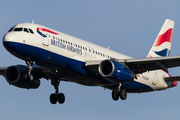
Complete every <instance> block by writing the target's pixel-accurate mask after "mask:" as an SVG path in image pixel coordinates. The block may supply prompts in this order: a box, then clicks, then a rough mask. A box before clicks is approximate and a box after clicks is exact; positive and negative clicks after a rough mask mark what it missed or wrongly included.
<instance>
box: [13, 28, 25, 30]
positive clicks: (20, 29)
mask: <svg viewBox="0 0 180 120" xmlns="http://www.w3.org/2000/svg"><path fill="white" fill-rule="evenodd" d="M22 30H23V28H15V29H14V31H22Z"/></svg>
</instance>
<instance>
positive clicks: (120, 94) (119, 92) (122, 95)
mask: <svg viewBox="0 0 180 120" xmlns="http://www.w3.org/2000/svg"><path fill="white" fill-rule="evenodd" d="M119 97H120V98H121V100H125V99H126V98H127V91H126V90H125V89H121V85H120V84H119V86H118V88H117V90H113V91H112V99H113V100H114V101H117V100H118V99H119Z"/></svg>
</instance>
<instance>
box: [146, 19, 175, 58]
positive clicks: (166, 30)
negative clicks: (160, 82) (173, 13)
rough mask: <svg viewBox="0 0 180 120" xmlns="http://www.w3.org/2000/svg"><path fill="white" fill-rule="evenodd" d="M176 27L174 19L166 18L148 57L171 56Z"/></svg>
mask: <svg viewBox="0 0 180 120" xmlns="http://www.w3.org/2000/svg"><path fill="white" fill-rule="evenodd" d="M173 29H174V21H172V20H169V19H166V20H165V22H164V24H163V26H162V28H161V30H160V32H159V34H158V36H157V38H156V40H155V42H154V44H153V46H152V48H151V49H150V51H149V54H148V56H147V58H150V57H163V56H164V57H165V56H169V53H170V49H171V41H172V35H173Z"/></svg>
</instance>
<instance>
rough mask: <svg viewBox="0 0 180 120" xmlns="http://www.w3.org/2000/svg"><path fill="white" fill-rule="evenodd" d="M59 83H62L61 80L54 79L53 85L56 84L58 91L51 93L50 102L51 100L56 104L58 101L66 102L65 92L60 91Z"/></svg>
mask: <svg viewBox="0 0 180 120" xmlns="http://www.w3.org/2000/svg"><path fill="white" fill-rule="evenodd" d="M59 83H60V80H53V83H52V85H53V86H54V88H55V90H56V92H55V93H52V94H51V95H50V102H51V104H56V103H57V101H58V102H59V103H60V104H63V103H64V102H65V96H64V94H63V93H59Z"/></svg>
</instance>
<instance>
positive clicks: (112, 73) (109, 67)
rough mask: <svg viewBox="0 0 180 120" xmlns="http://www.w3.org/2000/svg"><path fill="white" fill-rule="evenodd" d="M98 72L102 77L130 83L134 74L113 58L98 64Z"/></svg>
mask: <svg viewBox="0 0 180 120" xmlns="http://www.w3.org/2000/svg"><path fill="white" fill-rule="evenodd" d="M99 73H100V75H101V76H102V77H104V78H106V79H108V80H110V81H114V82H121V83H130V82H132V81H133V80H134V78H135V74H134V73H133V72H132V71H131V70H129V68H128V67H127V66H125V65H124V64H122V63H119V62H117V61H114V60H104V61H102V62H101V63H100V65H99Z"/></svg>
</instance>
